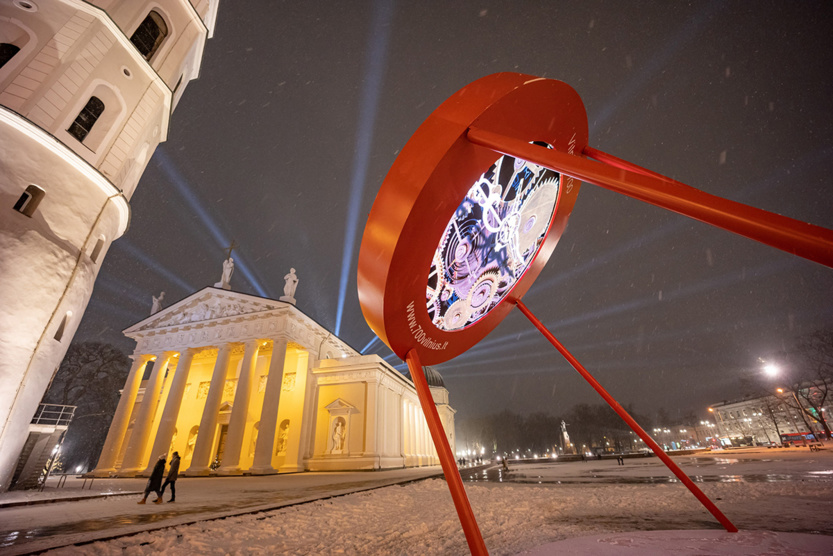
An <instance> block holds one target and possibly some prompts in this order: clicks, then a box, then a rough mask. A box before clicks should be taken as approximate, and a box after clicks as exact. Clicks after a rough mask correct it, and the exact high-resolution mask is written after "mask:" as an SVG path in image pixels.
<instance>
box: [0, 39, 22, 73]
mask: <svg viewBox="0 0 833 556" xmlns="http://www.w3.org/2000/svg"><path fill="white" fill-rule="evenodd" d="M18 52H20V47H19V46H16V45H14V44H9V43H7V42H0V68H2V67H3V66H5V65H6V62H8V61H9V60H11V59H12V58H14V55H15V54H17V53H18Z"/></svg>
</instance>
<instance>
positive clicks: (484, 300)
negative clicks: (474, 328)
mask: <svg viewBox="0 0 833 556" xmlns="http://www.w3.org/2000/svg"><path fill="white" fill-rule="evenodd" d="M499 281H500V274H499V273H498V271H497V270H491V271H488V272H484V273H483V274H481V275H480V277H479V278H478V279H477V281H476V282H475V283H474V286H473V287H472V288H471V291H470V292H469V297H468V303H469V306H470V307H471V309H472V312H473V313H476V314H477V316H478V318H479V317H480V316H481V315H483V314H485V313H486V312H487V311H488V310H489V308H490V307H491V306H492V301H493V300H494V298H495V294H496V293H497V291H498V282H499Z"/></svg>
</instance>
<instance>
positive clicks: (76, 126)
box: [67, 97, 104, 143]
mask: <svg viewBox="0 0 833 556" xmlns="http://www.w3.org/2000/svg"><path fill="white" fill-rule="evenodd" d="M102 112H104V103H103V102H101V99H100V98H98V97H90V100H88V101H87V104H86V105H85V106H84V108H83V109H82V110H81V112H80V113H79V114H78V116H77V117H76V118H75V121H74V122H72V125H70V126H69V129H68V130H67V131H68V132H69V134H70V135H72V136H73V137H75V138H76V139H78V140H79V141H81V142H82V143H83V142H84V139H85V138H86V137H87V134H89V133H90V130H91V129H92V128H93V126H94V125H95V122H96V121H98V118H99V117H100V116H101V114H102Z"/></svg>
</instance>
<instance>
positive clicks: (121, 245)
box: [113, 237, 196, 292]
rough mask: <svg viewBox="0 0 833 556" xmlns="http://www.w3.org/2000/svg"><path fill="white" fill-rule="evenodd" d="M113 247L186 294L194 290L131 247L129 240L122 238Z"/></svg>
mask: <svg viewBox="0 0 833 556" xmlns="http://www.w3.org/2000/svg"><path fill="white" fill-rule="evenodd" d="M113 247H114V248H116V249H122V250H124V251H125V252H127V253H128V254H129V257H130V258H132V259H135V260H137V261H139V262H141V263H142V264H143V265H144V266H145V267H147V268H148V269H150V270H152V271H154V272H156V273H157V274H159V275H161V276H163V277H165V279H167V280H168V281H170V282H172V283H174V284H176V285H177V286H178V287H180V288H182V289H183V290H185V291H186V292H192V291H195V290H196V288H194V286H192V285H191V284H189V283H188V282H186V281H185V280H183V279H182V278H180V277H179V275H178V274H177V273H176V272H174V271H172V270H170V269H169V268H167V267H165V266H163V265H162V264H161V263H160V262H159V261H157V260H156V259H154V258H153V257H151V256H150V255H148V254H146V253H145V252H144V251H142V250H141V249H139V248H138V247H136V246H135V245H133V244H132V243H131V242H130V240H129V239H127V238H125V237H122V238H121V239H119V240H118V241H116V242H114V243H113Z"/></svg>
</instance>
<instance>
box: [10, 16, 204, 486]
mask: <svg viewBox="0 0 833 556" xmlns="http://www.w3.org/2000/svg"><path fill="white" fill-rule="evenodd" d="M217 5H218V0H191V1H190V2H189V1H188V0H153V1H145V0H89V1H82V0H0V384H2V385H3V388H2V389H0V491H5V490H6V489H7V488H8V486H9V482H10V480H11V476H12V473H13V470H14V469H13V467H14V464H15V462H16V460H17V457H18V454H19V453H20V450H21V448H22V446H23V444H24V442H25V440H26V436H27V430H28V425H29V421H30V420H31V419H32V416H33V414H34V413H35V411H36V409H37V406H38V402H39V401H40V399H41V397H42V396H43V394H44V391H45V390H46V388H47V386H48V385H49V381H50V380H51V378H52V376H53V373H54V372H55V371H56V369H57V368H58V365H59V364H60V362H61V360H62V358H63V357H64V354H65V353H66V350H67V347H68V346H69V343H70V341H71V340H72V337H73V335H74V334H75V330H76V329H77V327H78V323H79V321H80V320H81V316H82V314H83V313H84V310H85V308H86V306H87V302H88V301H89V299H90V295H91V294H92V290H93V283H94V282H95V278H96V276H97V274H98V271H99V269H100V268H101V262H102V260H103V259H104V256H105V255H106V254H107V250H108V249H109V247H110V244H111V243H112V242H113V240H115V239H117V238H119V237H120V236H121V235H122V234H124V232H125V231H126V230H127V227H128V225H129V222H130V205H129V201H130V197H131V196H132V195H133V192H134V190H135V188H136V184H137V183H138V181H139V177H140V176H141V175H142V172H143V171H144V169H145V166H146V165H147V163H148V160H149V159H150V157H151V155H152V154H153V152H154V150H155V149H156V147H157V145H158V144H159V143H160V142H162V141H165V139H166V137H167V131H168V122H169V119H170V115H171V112H172V110H173V109H174V108H175V107H176V105H177V103H178V102H179V99H180V98H181V96H182V93H183V91H184V89H185V86H186V84H187V83H188V82H189V81H190V80H192V79H195V78H196V77H197V75H198V73H199V69H200V63H201V60H202V54H203V48H204V45H205V41H206V39H207V38H210V37H211V35H212V32H213V28H214V22H215V18H216V15H217Z"/></svg>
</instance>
